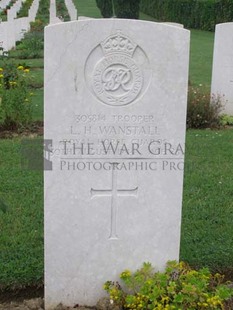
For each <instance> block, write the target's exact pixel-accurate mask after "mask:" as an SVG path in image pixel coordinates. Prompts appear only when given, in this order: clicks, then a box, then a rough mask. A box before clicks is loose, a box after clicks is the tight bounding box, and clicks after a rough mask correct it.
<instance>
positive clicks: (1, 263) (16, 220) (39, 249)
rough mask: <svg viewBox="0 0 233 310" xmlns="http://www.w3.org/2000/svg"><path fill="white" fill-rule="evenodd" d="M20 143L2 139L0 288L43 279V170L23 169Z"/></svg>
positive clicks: (0, 147) (0, 174) (0, 153)
mask: <svg viewBox="0 0 233 310" xmlns="http://www.w3.org/2000/svg"><path fill="white" fill-rule="evenodd" d="M20 148H21V143H20V140H17V139H14V140H0V199H1V200H3V201H4V202H5V204H6V205H7V207H8V208H7V212H6V213H3V212H1V210H0V244H1V250H0V288H1V287H6V286H7V285H11V286H17V287H20V286H23V285H26V284H28V283H30V284H34V283H39V282H41V281H42V277H43V207H42V206H43V178H42V171H27V170H25V171H24V170H22V169H21V156H20Z"/></svg>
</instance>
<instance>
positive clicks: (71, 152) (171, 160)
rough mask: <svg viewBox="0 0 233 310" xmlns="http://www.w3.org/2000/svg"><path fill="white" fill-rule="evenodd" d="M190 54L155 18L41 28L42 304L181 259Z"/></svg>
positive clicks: (86, 296) (87, 297)
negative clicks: (123, 274)
mask: <svg viewBox="0 0 233 310" xmlns="http://www.w3.org/2000/svg"><path fill="white" fill-rule="evenodd" d="M54 47H56V48H54ZM188 55H189V31H187V30H184V29H181V28H179V27H171V26H169V25H165V24H160V23H153V22H145V21H134V20H117V19H107V20H102V19H99V20H96V19H93V20H84V21H75V22H69V23H63V24H57V25H50V26H48V27H46V29H45V139H47V141H48V143H49V144H50V146H48V150H49V151H48V152H47V153H48V154H47V155H46V167H47V169H52V170H48V171H45V192H44V194H45V285H46V288H45V305H46V309H47V310H48V309H52V308H53V307H55V306H56V305H58V304H59V303H62V304H63V305H66V306H74V305H75V304H79V305H88V306H93V305H95V304H96V302H97V301H98V300H99V299H100V298H101V297H104V296H105V294H104V291H103V284H104V283H105V281H107V280H117V279H118V278H119V274H120V273H121V272H122V271H123V270H125V269H131V270H136V269H137V268H140V267H141V265H142V263H143V262H148V261H149V262H151V263H152V264H153V265H154V266H155V267H157V268H158V269H160V270H162V269H163V268H164V266H165V263H166V262H167V261H168V260H174V259H178V258H179V246H180V225H181V205H182V189H183V161H184V154H183V149H184V143H185V128H186V125H185V124H186V105H187V84H188ZM46 143H47V142H46ZM47 164H50V165H49V166H47Z"/></svg>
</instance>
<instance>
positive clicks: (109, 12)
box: [96, 0, 140, 19]
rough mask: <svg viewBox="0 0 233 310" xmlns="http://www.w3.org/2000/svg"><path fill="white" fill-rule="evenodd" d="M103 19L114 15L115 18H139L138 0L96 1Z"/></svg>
mask: <svg viewBox="0 0 233 310" xmlns="http://www.w3.org/2000/svg"><path fill="white" fill-rule="evenodd" d="M96 4H97V6H98V8H99V9H100V12H101V14H102V16H103V17H105V18H109V17H112V16H113V5H114V11H115V12H114V13H115V15H116V17H117V18H131V19H138V18H139V10H140V0H96Z"/></svg>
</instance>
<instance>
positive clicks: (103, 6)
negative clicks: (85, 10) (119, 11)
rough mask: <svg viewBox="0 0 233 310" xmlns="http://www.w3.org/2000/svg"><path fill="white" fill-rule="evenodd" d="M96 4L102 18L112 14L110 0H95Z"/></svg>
mask: <svg viewBox="0 0 233 310" xmlns="http://www.w3.org/2000/svg"><path fill="white" fill-rule="evenodd" d="M96 4H97V7H98V8H99V10H100V12H101V14H102V16H103V17H104V18H109V17H112V16H113V7H112V0H96Z"/></svg>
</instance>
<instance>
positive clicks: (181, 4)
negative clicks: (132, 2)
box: [141, 0, 233, 31]
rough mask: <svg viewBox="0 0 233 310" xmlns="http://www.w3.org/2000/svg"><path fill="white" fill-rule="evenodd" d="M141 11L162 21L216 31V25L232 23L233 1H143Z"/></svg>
mask: <svg viewBox="0 0 233 310" xmlns="http://www.w3.org/2000/svg"><path fill="white" fill-rule="evenodd" d="M141 11H142V12H143V13H146V14H148V15H151V16H153V17H154V18H156V19H157V20H160V21H172V22H178V23H182V24H184V26H185V27H186V28H193V29H202V30H211V31H214V28H215V25H216V24H218V23H224V22H230V21H232V18H233V0H176V1H174V0H143V1H141Z"/></svg>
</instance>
